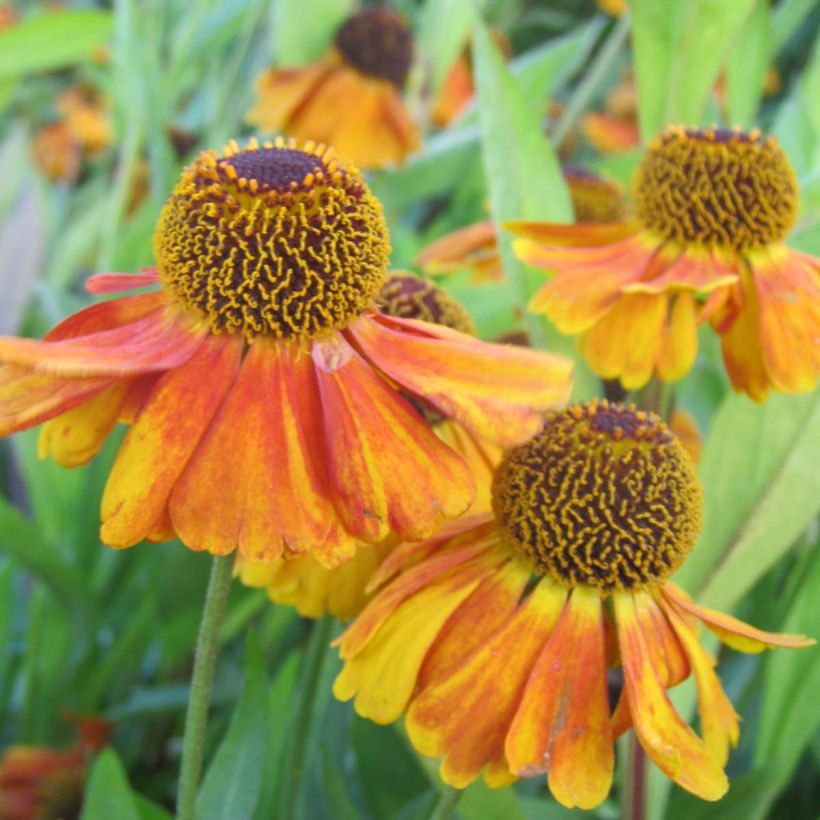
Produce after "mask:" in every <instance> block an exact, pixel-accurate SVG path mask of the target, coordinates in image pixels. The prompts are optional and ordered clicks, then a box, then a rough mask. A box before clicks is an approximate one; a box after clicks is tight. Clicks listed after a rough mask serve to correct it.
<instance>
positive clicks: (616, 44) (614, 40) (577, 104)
mask: <svg viewBox="0 0 820 820" xmlns="http://www.w3.org/2000/svg"><path fill="white" fill-rule="evenodd" d="M631 28H632V18H631V17H630V14H629V12H624V14H623V15H621V17H620V18H619V19H618V21H617V22H616V23H615V25H614V26H613V27H612V31H611V32H610V34H609V37H608V38H607V40H606V42H605V43H604V44H603V46H602V47H601V50H600V51H599V52H598V54H597V55H596V56H595V59H594V60H593V61H592V65H591V66H590V67H589V71H587V72H586V74H585V75H584V79H583V80H581V82H580V83H578V86H577V87H576V88H575V91H574V92H573V94H572V96H571V97H570V99H569V102H568V103H567V106H566V108H565V109H564V113H563V114H562V115H561V118H560V119H559V120H558V122H557V123H556V124H555V128H553V130H552V133H551V134H550V142H552V144H553V145H555V146H558V145H560V144H561V143H562V142H563V141H564V139H565V138H566V136H567V134H569V132H570V131H571V130H572V129H573V128H574V127H575V123H576V122H577V121H578V118H579V117H580V116H581V114H582V113H583V112H584V111H585V110H586V107H587V105H588V104H589V101H590V100H591V99H592V96H593V95H594V94H595V92H596V91H597V90H598V87H599V86H600V84H601V83H602V82H603V81H604V79H605V78H606V76H607V75H608V74H609V73H610V71H611V69H612V63H613V61H614V60H615V58H616V57H617V56H618V53H619V52H620V51H621V48H622V47H623V45H624V43H625V42H626V38H627V37H628V36H629V32H630V29H631Z"/></svg>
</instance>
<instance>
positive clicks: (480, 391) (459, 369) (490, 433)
mask: <svg viewBox="0 0 820 820" xmlns="http://www.w3.org/2000/svg"><path fill="white" fill-rule="evenodd" d="M349 332H350V333H351V334H352V335H353V337H354V338H355V340H356V341H357V342H358V343H359V344H360V345H361V347H362V349H363V350H364V353H365V355H366V356H367V357H368V358H369V359H371V360H372V361H373V362H375V364H376V365H377V366H378V367H379V368H381V369H382V370H383V371H384V372H385V373H386V374H387V375H388V376H389V377H390V378H391V379H393V380H395V381H396V382H398V384H399V385H401V386H402V387H404V388H406V389H407V390H410V391H411V392H412V393H414V394H415V395H417V396H420V397H422V398H423V399H425V400H426V401H428V402H429V403H430V404H432V405H433V407H435V408H436V409H437V410H438V411H439V412H440V413H442V414H443V415H445V416H447V417H449V418H453V419H455V420H456V421H458V422H460V423H461V424H463V425H464V426H465V427H467V428H468V429H470V430H472V431H473V432H475V433H476V434H478V435H479V436H482V437H485V438H487V439H489V440H490V441H492V442H494V443H496V444H500V445H501V446H513V445H515V444H519V443H521V442H522V441H526V439H527V438H529V437H530V436H532V435H533V434H534V433H535V432H536V431H537V430H538V429H539V428H540V426H541V424H542V422H543V415H542V414H543V411H544V410H546V409H547V408H549V407H551V406H553V405H555V404H559V403H561V402H563V401H565V400H566V399H567V398H568V396H569V390H570V379H571V375H572V363H571V361H570V360H569V359H565V358H563V357H561V356H553V355H550V354H547V353H541V352H538V351H534V350H528V349H526V348H521V347H513V346H512V345H500V344H490V343H488V342H481V341H478V340H476V339H474V338H472V337H471V336H466V335H464V334H463V333H458V332H456V331H454V330H450V329H449V328H444V327H440V326H438V325H431V324H428V323H426V322H417V321H414V320H412V319H395V318H391V319H389V320H388V319H387V318H386V317H378V318H376V319H373V318H370V317H363V318H362V319H360V320H358V321H357V322H354V323H353V324H351V325H350V327H349Z"/></svg>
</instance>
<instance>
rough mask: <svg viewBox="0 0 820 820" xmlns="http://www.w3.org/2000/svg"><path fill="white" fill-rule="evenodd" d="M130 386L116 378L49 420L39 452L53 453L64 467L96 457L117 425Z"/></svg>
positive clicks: (38, 445) (42, 430)
mask: <svg viewBox="0 0 820 820" xmlns="http://www.w3.org/2000/svg"><path fill="white" fill-rule="evenodd" d="M128 388H129V384H128V381H126V380H121V381H118V382H115V383H114V384H112V385H111V386H110V387H107V388H105V389H104V390H102V391H100V392H99V393H97V394H96V395H95V396H92V397H91V398H90V399H88V401H85V402H83V403H82V404H80V405H78V406H77V407H74V408H72V409H71V410H68V411H67V412H65V413H61V414H60V415H59V416H56V417H55V418H53V419H50V420H49V421H47V422H46V423H45V424H44V425H43V427H42V429H41V430H40V438H39V440H38V444H37V454H38V456H39V457H40V458H46V456H48V455H51V456H52V458H53V459H54V460H55V461H56V462H57V463H58V464H60V465H62V466H63V467H77V466H79V465H80V464H85V463H86V462H88V461H89V460H90V459H92V458H93V457H94V456H95V455H97V453H98V452H99V450H100V448H101V447H102V446H103V444H104V443H105V440H106V439H107V438H108V435H109V433H110V432H111V431H112V430H113V429H114V425H115V424H116V423H117V419H118V417H119V415H120V409H121V408H122V404H123V401H124V400H125V397H126V395H127V393H128Z"/></svg>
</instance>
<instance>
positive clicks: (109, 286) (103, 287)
mask: <svg viewBox="0 0 820 820" xmlns="http://www.w3.org/2000/svg"><path fill="white" fill-rule="evenodd" d="M158 282H159V277H158V276H157V271H156V269H155V268H144V269H143V270H141V271H140V272H139V273H95V274H94V275H93V276H89V277H88V279H86V280H85V289H86V290H87V291H88V292H89V293H121V292H122V291H125V290H134V289H135V288H144V287H146V286H147V285H156V284H157V283H158Z"/></svg>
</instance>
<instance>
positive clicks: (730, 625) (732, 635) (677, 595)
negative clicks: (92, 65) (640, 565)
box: [663, 584, 816, 654]
mask: <svg viewBox="0 0 820 820" xmlns="http://www.w3.org/2000/svg"><path fill="white" fill-rule="evenodd" d="M663 595H664V597H665V598H666V599H668V600H670V601H672V602H673V603H674V604H675V605H677V606H679V607H680V608H681V609H683V610H684V611H685V612H689V613H690V614H692V615H694V616H695V617H696V618H699V619H700V620H701V621H703V623H704V624H705V625H706V627H707V628H708V629H709V630H711V631H712V632H714V633H715V635H717V636H718V638H720V640H721V641H723V643H725V644H726V645H727V646H731V647H732V649H736V650H737V651H738V652H746V653H750V654H754V653H757V652H762V651H763V650H764V649H773V648H774V647H776V646H781V647H785V648H787V649H804V648H805V647H807V646H814V644H815V643H816V641H815V640H814V639H812V638H807V637H805V635H789V634H785V633H779V632H764V631H763V630H762V629H756V628H755V627H753V626H750V625H749V624H746V623H743V621H740V620H738V619H737V618H733V617H732V616H731V615H724V614H723V613H722V612H716V611H715V610H714V609H707V608H706V607H702V606H698V605H697V604H695V603H693V602H692V601H691V600H690V599H689V597H688V596H687V595H686V594H685V593H684V592H683V591H682V590H680V589H678V588H677V587H676V586H674V584H664V586H663Z"/></svg>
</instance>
